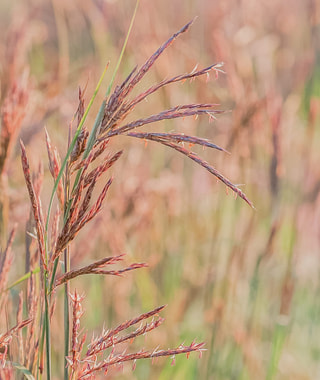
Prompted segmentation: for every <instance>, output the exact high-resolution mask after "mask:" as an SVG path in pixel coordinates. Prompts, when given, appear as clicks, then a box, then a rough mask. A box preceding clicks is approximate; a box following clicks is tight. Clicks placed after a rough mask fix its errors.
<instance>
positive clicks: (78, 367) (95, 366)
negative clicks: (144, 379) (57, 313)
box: [67, 292, 204, 379]
mask: <svg viewBox="0 0 320 380" xmlns="http://www.w3.org/2000/svg"><path fill="white" fill-rule="evenodd" d="M71 300H72V303H73V329H72V338H71V341H72V350H71V355H70V356H68V358H67V362H68V366H69V367H70V368H71V370H72V376H73V377H71V378H77V379H85V378H91V377H92V376H94V375H95V374H97V373H98V372H100V371H103V372H104V373H105V374H106V373H107V372H108V370H109V369H111V368H112V367H113V366H118V365H121V364H123V363H125V362H127V361H131V362H132V363H133V369H134V368H135V363H136V361H137V360H138V359H148V358H151V359H154V358H157V357H161V356H167V357H168V356H170V357H172V358H173V360H174V357H175V355H180V354H184V353H185V354H187V355H189V354H190V353H191V352H200V353H201V352H202V351H203V350H204V343H195V342H192V343H191V344H190V345H189V346H185V345H182V344H181V345H180V346H179V347H177V348H174V349H168V350H159V349H158V348H156V349H154V350H153V351H146V350H140V351H137V352H134V353H129V354H128V353H126V352H125V351H123V348H120V345H121V347H122V344H123V343H124V342H127V343H128V345H130V344H131V343H132V342H133V341H134V339H135V338H136V337H138V336H141V335H144V334H146V333H148V332H150V331H152V330H154V329H156V328H157V327H159V326H160V325H161V324H162V323H163V321H164V319H163V318H161V317H159V316H158V314H159V312H161V311H162V310H163V309H164V308H165V306H159V307H157V308H156V309H154V310H151V311H149V312H147V313H144V314H141V315H140V316H138V317H137V318H134V319H131V320H129V321H126V322H124V323H122V324H120V325H118V326H117V327H115V328H114V329H111V330H108V331H104V332H102V335H101V336H100V337H97V338H95V339H93V341H92V342H91V344H90V345H89V346H88V350H87V352H86V354H85V355H84V356H81V352H82V350H83V346H84V341H85V338H84V337H81V336H80V334H79V330H80V317H81V316H82V314H83V311H82V307H81V301H82V300H83V297H80V296H79V295H78V293H77V292H75V294H74V295H72V296H71ZM151 317H152V318H153V319H152V321H151V322H144V321H146V320H148V319H149V318H151ZM137 324H140V325H139V327H136V329H135V330H134V331H131V332H128V333H127V334H124V335H120V333H121V332H124V331H125V330H127V329H129V328H130V327H132V326H135V325H137ZM110 348H112V349H111V351H109V353H107V354H106V350H108V349H110ZM105 354H106V356H105ZM100 357H101V358H100Z"/></svg>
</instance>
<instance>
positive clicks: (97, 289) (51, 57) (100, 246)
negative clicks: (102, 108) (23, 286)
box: [0, 0, 320, 380]
mask: <svg viewBox="0 0 320 380" xmlns="http://www.w3.org/2000/svg"><path fill="white" fill-rule="evenodd" d="M133 8H134V1H129V0H118V1H116V0H113V1H111V0H110V1H106V0H105V1H102V0H95V1H93V0H90V1H84V0H69V1H62V0H51V1H41V0H27V1H26V0H24V1H22V0H20V1H19V0H17V1H15V2H11V1H9V0H3V1H1V3H0V31H1V36H2V38H1V39H0V62H1V94H2V95H4V94H5V92H6V88H7V83H8V82H9V80H13V79H14V78H12V75H16V74H17V73H18V74H19V75H23V73H24V72H25V70H29V71H30V78H31V84H32V86H31V89H30V94H29V97H30V102H29V109H28V114H27V116H26V118H25V121H24V125H23V127H22V130H21V136H20V137H21V138H22V139H23V140H24V141H25V142H26V144H27V147H28V150H29V151H30V159H31V163H32V165H33V167H36V166H37V165H38V162H39V161H42V162H43V163H44V167H45V173H46V174H48V168H47V164H46V163H47V158H46V152H45V142H44V126H46V128H47V129H48V131H49V133H50V135H51V137H52V139H53V140H54V143H55V144H56V145H57V146H58V147H59V149H60V152H61V155H63V152H65V150H66V137H67V132H68V124H69V122H70V120H71V118H72V115H73V113H74V111H75V109H76V106H77V91H78V86H79V85H80V86H81V87H84V86H85V84H86V83H87V82H88V89H87V98H90V96H91V94H92V92H93V89H94V86H95V84H96V82H97V79H98V77H99V75H100V73H101V71H102V69H103V67H104V66H105V64H106V62H107V61H109V60H110V65H111V68H112V67H114V65H115V64H116V61H117V58H118V55H119V52H120V49H121V45H122V43H123V39H124V37H125V34H126V31H127V27H128V25H129V21H130V17H131V15H132V12H133ZM194 16H198V18H197V20H196V22H195V23H194V25H193V27H192V29H191V31H190V32H189V33H188V34H187V35H184V36H182V37H181V38H179V40H177V41H176V43H175V44H174V45H173V46H172V47H170V49H168V50H167V51H166V52H165V53H164V55H163V56H162V57H161V58H160V60H159V61H158V62H157V64H156V65H155V67H154V68H153V70H151V72H150V73H148V75H147V76H146V78H145V79H144V83H143V84H142V85H141V86H142V87H143V86H145V87H143V88H147V87H148V85H150V84H152V83H155V82H156V81H159V80H161V79H163V78H167V77H170V76H173V75H176V74H179V73H183V72H190V71H191V70H192V69H193V68H194V67H195V65H196V64H199V67H205V66H207V65H209V64H211V63H214V62H220V61H223V62H224V63H225V66H224V70H225V71H226V75H219V78H217V79H216V78H210V81H209V82H208V83H206V82H205V80H202V79H198V80H196V81H194V82H192V83H191V84H190V83H185V84H183V85H177V86H171V87H169V88H165V89H163V90H161V91H162V92H161V94H160V96H159V94H158V95H157V96H155V97H151V98H150V101H149V102H147V103H144V104H143V105H141V106H140V107H138V108H137V110H136V111H135V112H136V115H149V114H150V115H151V114H152V113H155V112H158V111H160V110H162V109H164V108H168V107H170V106H174V105H176V104H182V103H185V102H190V103H191V102H212V103H214V102H216V103H219V104H220V105H219V108H220V109H224V110H230V111H232V112H227V113H226V114H224V115H222V116H220V117H219V118H218V120H215V121H214V122H211V123H209V120H208V118H205V117H204V118H199V119H197V120H184V121H181V120H178V121H170V122H165V123H162V124H158V125H155V126H153V129H154V130H159V131H160V130H167V131H171V130H174V131H185V132H188V133H194V134H197V135H199V136H203V137H207V138H209V139H210V140H212V141H213V142H215V143H216V144H218V145H220V146H222V147H224V148H226V149H227V150H229V151H230V152H231V155H230V156H229V155H226V154H221V153H217V152H214V151H203V152H202V155H203V157H205V159H207V160H208V161H209V162H210V163H212V164H214V166H216V167H217V169H218V170H220V171H221V172H222V173H224V174H225V175H226V176H227V177H228V178H230V179H231V180H232V181H233V182H234V183H241V184H242V183H243V184H245V185H243V187H242V189H243V190H244V192H245V193H246V194H247V195H248V197H249V198H250V200H251V201H252V202H253V203H254V205H255V208H256V210H251V209H250V208H249V207H248V206H247V205H246V204H245V203H244V202H243V201H242V200H240V199H234V197H233V195H232V194H229V195H228V194H226V191H225V188H224V187H223V185H221V184H220V183H217V182H216V180H215V179H214V178H213V177H211V176H210V174H208V173H207V172H205V170H204V169H202V168H201V167H197V166H196V165H194V163H192V162H191V161H190V162H189V160H187V159H185V158H183V157H180V156H179V155H178V154H177V153H176V152H170V151H168V149H166V148H164V147H161V146H158V145H156V146H154V145H152V144H151V143H149V144H148V145H147V146H144V143H139V142H135V141H130V140H129V141H127V140H126V139H124V138H122V139H121V140H117V141H116V144H118V145H117V146H116V145H115V144H114V145H113V146H112V149H116V148H117V147H120V146H121V147H125V148H126V149H125V154H124V157H122V159H121V160H120V162H119V163H117V165H116V167H115V169H113V172H114V177H115V180H114V183H113V185H112V189H111V191H110V194H109V197H108V202H107V203H106V205H105V208H104V213H103V214H101V215H100V218H99V220H96V221H95V222H94V223H93V224H92V225H89V226H87V227H86V229H85V231H83V232H84V233H82V234H80V235H79V238H78V240H77V241H76V242H75V243H74V245H73V248H72V257H73V266H79V265H83V264H87V263H89V262H91V261H92V260H93V259H94V258H95V259H97V258H100V257H103V256H108V255H110V254H118V253H123V252H125V253H127V254H128V258H127V260H128V262H132V261H133V260H135V261H145V262H148V263H149V264H150V267H149V268H148V269H140V270H139V271H138V272H135V273H129V274H127V275H126V276H125V277H124V278H98V277H96V278H94V277H93V276H91V277H86V278H85V279H83V278H82V279H81V280H75V281H74V283H72V288H75V287H76V288H77V289H78V290H79V291H81V290H82V291H85V294H86V300H85V310H86V312H85V315H84V317H83V320H82V325H83V327H84V328H85V329H86V330H88V331H89V335H90V333H91V331H92V332H95V334H96V335H97V334H99V333H100V331H101V328H102V326H105V327H108V326H114V325H116V324H118V323H120V322H122V321H123V320H126V319H129V318H131V317H133V316H135V315H138V314H140V313H141V312H144V311H147V310H149V309H151V308H154V307H156V306H157V305H159V304H168V306H167V308H166V309H165V311H164V313H163V316H164V317H165V319H166V323H165V324H164V325H163V326H162V327H160V328H159V329H158V331H154V332H153V333H152V334H150V336H148V337H147V338H146V340H145V341H143V339H141V340H140V341H138V344H139V346H143V345H145V346H148V347H155V346H158V345H159V346H160V347H164V348H167V347H174V346H176V345H177V344H179V343H180V342H185V343H190V342H191V341H192V340H193V339H194V338H196V339H197V340H198V341H206V348H207V351H206V352H205V353H204V354H203V357H202V358H201V359H199V358H198V357H197V356H196V355H191V356H190V358H189V359H188V360H187V359H186V358H185V357H178V358H176V360H175V365H171V362H170V360H165V359H161V360H158V361H157V362H154V363H151V362H150V361H141V362H139V363H137V367H136V369H135V371H134V372H132V371H131V367H130V365H128V366H125V367H124V368H122V369H121V370H120V371H119V372H118V373H116V374H114V375H115V377H116V378H119V379H161V380H164V379H176V380H180V379H181V380H182V379H215V380H229V379H237V380H238V379H241V380H249V379H250V380H251V379H267V380H271V379H277V380H285V379H288V380H289V379H290V380H291V379H297V380H298V379H299V380H300V379H301V380H302V379H303V380H305V379H316V378H318V377H319V376H320V364H319V363H320V361H319V357H320V348H319V337H320V299H319V290H320V261H319V252H320V249H319V248H320V247H319V245H320V229H319V227H320V223H319V220H320V219H319V218H320V197H319V189H320V170H319V167H320V166H319V162H320V157H319V155H320V153H319V152H320V151H319V148H318V146H319V145H318V144H319V141H320V140H319V121H320V44H319V27H320V2H319V1H318V0H306V1H300V0H291V1H290V5H288V3H287V2H283V1H280V0H268V1H264V0H260V1H236V0H227V1H223V0H217V1H211V0H197V1H191V0H190V1H187V0H184V1H182V0H175V1H169V0H162V1H147V0H141V3H140V7H139V11H138V14H137V17H136V21H135V24H134V29H133V32H132V34H131V37H130V40H129V44H128V48H127V50H126V53H125V58H124V60H123V62H122V65H121V70H120V73H119V75H118V82H120V81H121V80H122V79H124V78H125V76H126V75H127V74H128V73H129V72H130V70H131V69H132V68H133V67H134V66H135V65H141V64H143V63H144V61H145V60H146V58H147V57H148V56H149V55H151V54H152V53H153V51H154V50H156V49H157V47H158V46H159V45H160V44H161V43H162V42H163V41H165V40H166V39H167V38H168V37H169V36H170V35H171V34H172V33H173V32H175V31H176V30H178V29H179V28H180V27H181V26H182V25H184V24H185V23H186V22H188V21H189V20H191V19H192V18H194ZM13 68H14V69H13ZM111 72H112V70H109V75H111V74H110V73H111ZM109 79H110V78H109ZM140 89H141V87H140ZM101 94H103V91H102V92H101ZM100 96H102V95H100ZM96 108H98V102H97V104H96ZM90 117H91V119H90V121H89V124H88V126H90V122H92V123H93V119H94V112H91V115H90ZM8 177H9V200H10V209H9V225H13V224H14V223H15V222H18V223H19V233H18V236H17V238H16V242H15V246H14V247H15V248H14V251H15V257H16V259H17V264H16V265H15V272H13V273H11V278H12V280H14V279H16V278H17V277H18V276H20V275H22V273H23V270H24V264H23V252H24V251H23V249H24V247H23V244H24V223H25V222H26V220H27V217H28V200H27V192H26V190H24V188H25V185H24V181H23V175H22V171H21V167H20V162H19V151H18V149H17V150H16V152H15V155H14V157H13V158H12V161H11V164H10V167H9V173H8ZM46 178H47V179H46V181H45V184H44V190H43V192H42V198H43V202H44V204H46V202H47V200H48V197H49V195H50V191H51V190H49V189H51V178H50V176H49V175H47V176H46ZM13 296H14V294H13ZM60 309H62V302H61V305H57V315H58V317H57V318H56V320H55V321H54V324H55V326H56V329H57V331H60V330H59V329H60V326H61V320H59V315H61V316H62V310H60ZM62 339H63V337H62V336H61V337H60V336H59V334H56V335H54V337H53V340H54V345H55V353H54V355H56V356H57V359H56V360H57V363H56V367H57V368H59V366H60V370H58V369H57V372H56V378H57V379H58V378H61V373H62V368H61V362H59V359H58V353H59V352H61V350H60V348H59V347H62V346H61V344H62V343H61V342H62ZM59 350H60V351H59Z"/></svg>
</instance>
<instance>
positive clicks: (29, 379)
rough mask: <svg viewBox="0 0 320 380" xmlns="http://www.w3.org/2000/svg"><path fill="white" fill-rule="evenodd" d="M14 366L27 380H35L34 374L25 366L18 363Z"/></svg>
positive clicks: (13, 364)
mask: <svg viewBox="0 0 320 380" xmlns="http://www.w3.org/2000/svg"><path fill="white" fill-rule="evenodd" d="M12 366H13V367H14V368H15V369H17V370H18V371H20V372H21V373H22V374H23V377H24V378H25V379H27V380H35V378H34V376H33V375H32V373H31V372H30V371H29V370H28V369H27V368H26V367H24V366H23V365H21V364H18V363H12Z"/></svg>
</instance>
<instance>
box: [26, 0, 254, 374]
mask: <svg viewBox="0 0 320 380" xmlns="http://www.w3.org/2000/svg"><path fill="white" fill-rule="evenodd" d="M138 3H139V2H138V1H137V3H136V8H135V10H134V13H133V16H132V19H131V23H130V26H129V30H128V32H127V35H126V38H125V42H124V45H123V48H122V50H121V53H120V57H119V60H118V62H117V64H116V67H115V70H114V73H113V75H112V78H111V81H110V83H109V85H108V87H107V90H106V93H105V97H104V100H103V102H102V104H101V106H100V109H99V111H98V114H97V116H96V118H95V122H94V126H93V128H92V130H91V133H90V134H89V132H88V131H87V128H86V126H85V122H86V119H87V115H88V112H89V110H90V108H91V106H92V104H93V102H94V100H95V98H96V95H97V93H98V91H99V89H100V87H101V85H102V82H103V78H104V76H105V73H106V70H107V66H106V68H105V70H104V71H103V73H102V75H101V77H100V79H99V82H98V84H97V86H96V89H95V91H94V94H93V96H92V97H91V99H90V101H89V104H88V106H87V107H86V109H85V107H84V102H85V100H84V91H83V90H79V106H78V109H77V111H76V113H75V115H74V117H73V121H75V120H76V117H77V120H76V122H77V125H76V127H75V132H74V135H73V138H71V126H70V128H69V130H70V132H69V139H68V148H67V153H66V155H65V157H64V158H63V160H62V163H60V162H61V160H60V157H59V153H58V151H57V149H56V148H55V147H54V146H53V144H52V143H51V140H50V137H49V133H46V144H47V151H48V157H49V168H50V173H51V175H52V177H53V179H54V185H53V190H52V193H51V197H50V201H49V205H48V211H47V215H46V219H44V216H43V211H42V205H41V201H40V197H39V192H38V191H36V188H35V186H34V184H33V181H32V178H31V172H30V167H29V162H28V158H27V154H26V149H25V147H24V145H23V143H22V142H21V157H22V166H23V171H24V175H25V180H26V184H27V189H28V192H29V197H30V201H31V206H32V211H33V216H34V220H35V227H36V232H37V242H38V249H39V258H40V277H41V286H42V292H43V293H42V295H43V299H41V303H40V311H41V315H40V325H41V328H40V333H39V337H40V338H39V339H40V341H39V352H38V360H37V361H38V368H40V370H39V376H40V377H41V376H42V368H43V358H44V359H45V366H46V376H47V379H49V380H50V379H51V370H52V368H51V340H50V337H51V326H50V322H51V321H50V319H51V315H52V313H53V308H54V301H55V297H54V295H55V292H56V289H57V287H59V286H60V285H64V326H65V327H64V329H65V334H64V359H65V360H64V365H65V368H64V378H65V379H68V378H70V376H71V378H75V379H80V378H85V377H87V376H89V375H90V376H91V375H92V374H94V373H96V372H98V371H101V370H105V371H107V370H108V368H112V367H113V366H116V365H118V364H119V363H124V362H126V361H136V360H137V359H143V358H155V357H158V356H172V355H177V354H182V353H187V354H189V353H190V352H192V351H198V352H200V353H201V352H202V350H203V343H195V342H192V343H191V344H190V345H189V346H185V345H180V346H179V347H177V348H175V349H168V350H154V351H153V352H149V351H138V352H134V353H132V354H117V355H116V356H113V352H111V353H110V354H109V355H107V359H102V360H101V361H100V362H99V361H98V359H97V358H98V357H99V355H103V354H104V352H105V351H106V350H107V349H109V348H110V347H111V346H114V345H116V344H120V343H123V342H127V341H130V340H132V339H134V338H135V337H137V336H140V335H142V334H144V333H146V332H149V331H151V330H153V329H155V328H157V327H158V326H159V325H160V324H161V323H162V319H161V318H160V319H157V320H156V321H151V322H150V323H147V322H145V323H146V324H145V325H144V327H143V328H140V327H138V328H136V330H135V331H134V332H133V333H132V332H131V333H128V334H127V335H122V334H123V333H124V331H125V330H126V329H128V328H129V327H131V326H134V325H136V324H137V323H138V322H141V321H145V320H148V319H149V318H150V317H154V316H155V315H157V314H158V313H159V312H160V311H161V310H162V309H163V307H160V308H156V309H154V310H152V311H150V312H147V313H145V314H142V315H140V316H139V317H137V318H134V319H133V320H131V321H129V322H126V323H124V324H121V325H119V326H118V327H116V328H115V329H111V330H109V331H108V332H107V333H105V332H103V333H102V334H101V337H100V338H99V339H97V340H96V341H95V343H94V344H93V346H94V347H95V348H93V347H91V348H89V349H88V351H87V352H86V353H83V352H82V351H83V346H84V343H85V339H86V338H85V336H81V334H80V332H79V324H80V317H81V315H82V306H81V302H82V299H83V297H82V296H79V295H78V294H77V293H76V292H74V293H73V295H72V296H71V292H70V290H69V282H70V281H72V279H74V278H76V277H79V276H83V275H86V274H104V275H117V276H119V275H120V274H122V273H125V272H128V271H131V270H135V269H139V268H142V267H144V266H146V264H144V263H133V264H131V265H129V266H128V267H126V268H124V269H120V270H106V269H105V266H109V265H112V264H114V263H116V262H118V261H122V256H121V255H120V256H111V257H107V258H104V259H101V260H98V261H96V262H94V263H92V264H90V265H88V266H86V267H83V268H80V269H79V270H74V269H72V268H70V265H69V261H70V256H69V255H70V246H71V242H72V241H73V240H74V238H75V237H76V235H77V233H78V232H79V231H80V230H81V229H82V228H83V227H84V226H85V225H86V224H87V223H88V222H90V221H91V220H92V219H94V218H95V216H96V215H97V214H98V213H99V212H100V211H101V209H102V207H103V202H104V200H105V197H106V194H107V192H108V189H109V187H110V185H111V183H112V178H109V179H108V180H106V181H105V182H104V184H103V188H102V190H101V191H100V193H99V195H98V196H97V197H96V200H95V201H93V198H94V190H95V187H96V184H97V183H98V182H101V181H102V177H103V175H104V173H106V172H107V171H108V169H109V168H110V167H111V166H113V165H114V164H115V163H116V162H117V160H118V159H119V158H120V157H121V155H122V151H118V152H116V153H114V154H110V153H107V149H108V143H109V141H110V139H112V138H115V137H118V136H127V137H133V138H135V139H142V140H150V141H151V142H157V143H160V144H162V145H164V146H166V147H169V148H171V149H174V150H175V151H177V152H179V153H181V154H183V155H185V156H187V157H188V158H190V159H191V160H193V161H194V162H196V163H197V164H199V165H200V166H202V167H203V168H205V169H206V170H207V171H208V172H210V173H211V174H213V175H214V176H215V177H216V178H217V179H218V180H220V181H221V182H222V183H223V184H224V185H225V186H227V187H228V188H230V189H231V190H232V191H233V192H234V193H235V194H236V195H238V196H239V197H241V198H242V199H243V200H245V201H246V202H247V203H248V204H249V205H250V206H252V203H251V202H250V200H249V199H248V198H247V196H246V195H245V194H244V193H243V192H242V191H241V190H240V189H239V188H238V186H236V185H234V184H233V183H232V182H231V181H230V180H229V179H227V178H226V177H225V176H224V175H222V174H221V173H220V172H219V171H218V170H217V169H216V168H215V167H213V166H212V165H211V164H209V163H208V162H206V161H205V160H203V159H202V158H201V157H200V156H199V155H198V154H196V153H195V152H193V151H192V150H191V149H190V148H191V146H193V145H198V146H202V147H207V148H212V149H215V150H217V151H220V152H226V151H225V150H224V149H223V148H221V147H219V146H218V145H216V144H214V143H213V142H210V141H208V140H206V139H204V138H201V137H197V136H191V135H186V134H184V133H155V132H137V129H140V128H141V127H142V126H148V125H149V124H152V123H155V122H158V121H161V120H168V119H179V118H185V117H190V116H199V115H204V116H207V117H209V120H210V119H211V118H212V117H214V116H215V115H216V114H220V113H221V112H222V111H220V110H217V109H216V105H215V104H211V103H192V104H182V105H176V106H173V107H171V108H169V109H166V110H163V111H162V112H159V113H156V114H152V115H150V116H147V117H143V118H140V119H137V120H134V121H131V122H126V121H125V120H126V118H127V116H128V115H129V114H131V113H132V112H133V110H134V109H135V107H136V106H137V105H139V104H140V103H141V102H142V101H143V100H145V99H146V98H147V97H148V96H149V95H151V94H153V93H155V92H156V91H158V90H159V89H161V88H163V87H165V86H167V85H169V84H172V83H177V82H184V81H185V80H193V79H195V78H197V77H201V76H209V74H210V73H211V72H212V71H213V72H215V73H218V72H220V71H222V70H221V67H222V64H221V63H216V64H213V65H210V66H208V67H206V68H204V69H199V70H198V69H194V70H192V71H191V72H190V73H186V74H182V75H177V76H175V77H172V78H169V79H166V80H163V81H160V82H159V83H156V84H155V85H152V86H151V87H149V88H148V89H147V90H145V91H144V92H141V93H140V94H138V95H136V96H135V97H133V98H130V95H131V93H132V90H133V89H134V88H135V87H136V85H137V84H138V83H139V82H140V81H141V80H142V79H143V77H144V75H145V74H146V73H147V72H148V71H149V70H150V69H151V67H152V66H153V64H154V63H155V61H156V60H157V59H158V58H159V57H160V55H161V54H162V53H163V52H164V51H165V50H166V49H167V48H168V47H169V46H170V45H171V44H172V43H173V42H174V40H175V39H176V38H177V37H179V36H180V35H181V34H183V33H185V32H186V31H187V30H188V29H189V28H190V26H191V24H192V22H193V21H191V22H189V23H187V24H186V25H185V26H183V27H182V28H181V29H180V30H179V31H178V32H177V33H175V34H173V35H172V36H171V37H170V38H169V39H168V40H167V41H166V42H164V43H163V44H162V45H161V46H160V47H159V48H158V49H157V50H156V51H155V53H154V54H152V55H151V56H150V57H149V59H148V60H147V61H146V62H145V63H144V64H143V65H142V66H141V67H140V68H137V67H136V68H134V69H133V70H132V71H131V73H130V74H129V75H128V76H127V78H126V79H125V80H124V81H123V82H122V83H121V84H120V85H118V86H115V88H114V90H113V92H112V93H111V91H112V88H113V83H114V80H115V78H116V74H117V71H118V69H119V66H120V63H121V61H122V59H123V54H124V50H125V47H126V44H127V41H128V38H129V34H130V31H131V29H132V25H133V21H134V17H135V14H136V11H137V7H138ZM70 125H72V123H71V124H70ZM184 144H186V145H187V146H188V148H186V147H185V146H184ZM102 155H104V158H103V159H102V161H101V162H100V163H98V164H97V162H98V160H97V159H98V158H100V157H101V156H102ZM55 196H56V198H57V209H56V211H55V214H54V216H53V215H51V214H52V211H53V201H54V198H55ZM60 213H62V214H63V223H62V227H61V229H59V215H60ZM62 257H63V262H64V263H63V266H62V267H61V270H60V273H59V272H58V269H59V262H60V259H61V258H62ZM70 297H71V299H72V301H73V316H72V329H70V327H69V321H70V319H71V315H70V311H69V299H70ZM71 330H72V332H71V337H70V336H69V335H70V331H71ZM70 339H71V345H70V343H69V342H70ZM81 355H82V359H80V357H81ZM93 357H94V358H95V359H94V360H93ZM83 363H85V364H83Z"/></svg>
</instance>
